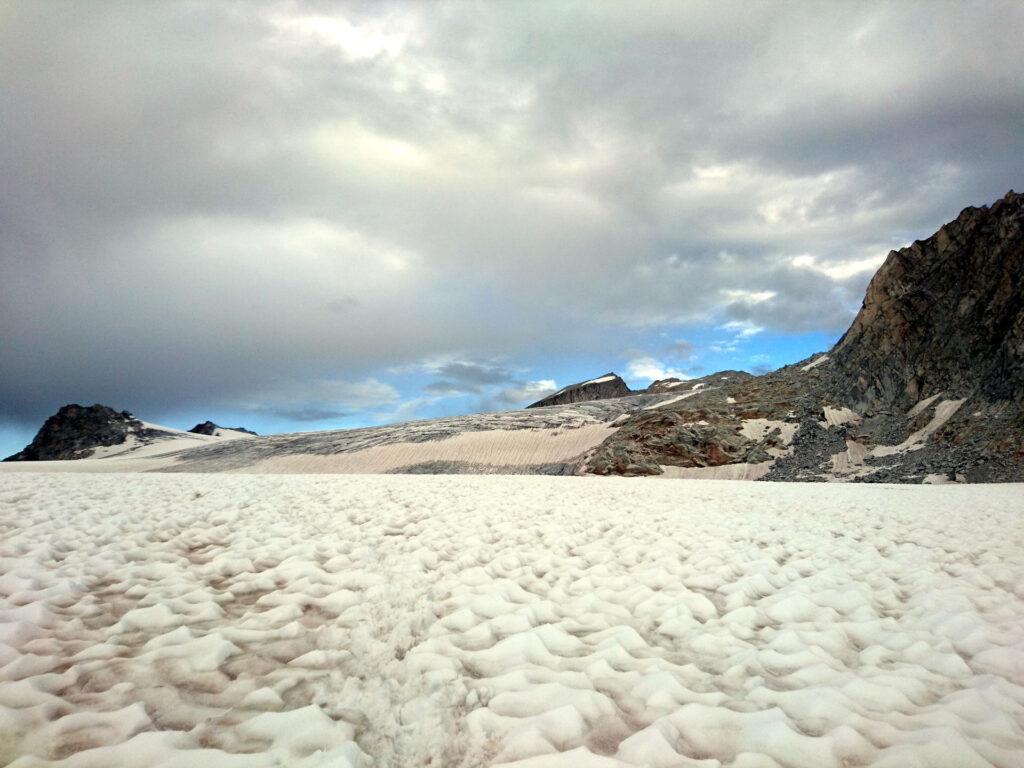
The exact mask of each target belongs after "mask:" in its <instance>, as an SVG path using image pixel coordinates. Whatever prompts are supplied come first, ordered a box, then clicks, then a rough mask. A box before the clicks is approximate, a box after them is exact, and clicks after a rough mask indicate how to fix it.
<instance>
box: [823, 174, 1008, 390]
mask: <svg viewBox="0 0 1024 768" xmlns="http://www.w3.org/2000/svg"><path fill="white" fill-rule="evenodd" d="M831 357H832V359H833V360H834V361H835V365H836V367H837V368H838V369H839V370H840V371H842V372H843V373H845V374H846V375H847V376H848V378H849V381H850V382H851V386H850V387H849V389H848V391H847V392H846V393H845V394H846V395H847V396H848V397H849V398H850V399H851V400H852V401H854V402H857V403H860V404H862V405H864V406H869V407H870V406H875V405H882V406H883V407H884V406H896V407H909V406H911V405H913V404H914V403H915V402H917V401H918V400H920V399H921V398H922V397H926V396H930V395H933V394H936V393H938V392H945V393H946V396H948V397H954V396H958V397H966V396H970V395H974V394H977V395H980V396H983V397H986V398H988V399H996V400H1021V399H1024V195H1021V194H1018V193H1016V192H1012V191H1011V192H1010V193H1009V194H1007V195H1006V197H1004V198H1003V199H1001V200H998V201H997V202H995V203H994V204H993V205H991V206H982V207H980V208H973V207H972V208H965V209H964V210H963V212H962V213H961V214H960V215H959V216H958V217H957V218H956V220H955V221H951V222H950V223H948V224H946V225H944V226H943V227H941V228H940V229H939V231H938V232H936V233H935V234H934V235H933V236H931V237H929V238H928V239H927V240H919V241H916V242H915V243H913V244H912V245H910V246H909V247H907V248H903V249H901V250H898V251H892V252H891V253H890V254H889V256H888V258H887V259H886V260H885V263H884V264H883V265H882V266H881V268H880V269H879V270H878V272H877V273H876V274H875V276H874V278H873V279H872V280H871V284H870V285H869V286H868V290H867V294H866V295H865V297H864V303H863V306H862V307H861V310H860V312H859V314H858V315H857V317H856V319H855V320H854V321H853V324H852V325H851V326H850V329H849V330H848V331H847V332H846V334H845V335H844V336H843V338H842V339H840V341H839V342H838V343H837V344H836V346H835V348H834V349H833V350H832V352H831Z"/></svg>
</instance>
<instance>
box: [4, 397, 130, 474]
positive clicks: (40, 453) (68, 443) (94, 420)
mask: <svg viewBox="0 0 1024 768" xmlns="http://www.w3.org/2000/svg"><path fill="white" fill-rule="evenodd" d="M142 429H143V424H142V422H141V421H139V420H138V419H136V418H134V417H133V416H132V415H131V414H130V413H129V412H128V411H115V410H114V409H113V408H108V407H107V406H105V405H99V404H96V405H89V406H84V405H77V404H70V405H65V406H64V407H63V408H61V409H60V410H59V411H57V413H55V414H54V415H53V416H51V417H50V418H48V419H47V420H46V421H45V422H44V423H43V426H42V427H41V428H40V430H39V432H38V433H36V436H35V438H34V439H33V440H32V442H31V443H29V444H28V445H27V446H26V447H25V448H24V449H23V450H21V451H19V452H18V453H16V454H14V455H13V456H8V457H7V458H6V459H4V461H58V460H62V459H81V458H85V457H86V456H88V455H90V454H91V453H92V452H93V450H94V449H95V448H98V447H100V446H109V445H120V444H121V443H123V442H124V441H125V440H126V439H127V438H128V435H129V434H132V433H137V432H139V431H141V430H142Z"/></svg>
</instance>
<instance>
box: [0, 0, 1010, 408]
mask: <svg viewBox="0 0 1024 768" xmlns="http://www.w3.org/2000/svg"><path fill="white" fill-rule="evenodd" d="M740 11H742V18H740V16H739V12H740ZM3 18H4V23H3V24H2V25H0V99H2V101H3V104H4V114H5V120H3V121H2V122H0V167H2V168H3V169H4V184H3V189H2V190H0V230H2V231H3V233H4V236H3V238H0V274H2V275H3V280H2V281H0V327H2V328H3V329H4V342H3V344H0V370H2V371H4V373H5V375H4V376H3V377H0V409H2V410H0V421H14V422H18V423H19V424H26V423H30V422H36V423H37V422H38V420H39V419H41V418H42V417H43V416H45V415H46V414H48V413H50V412H52V411H53V410H54V409H55V407H56V406H58V405H60V404H62V403H64V402H68V401H73V400H79V401H83V400H84V401H88V402H95V401H99V402H107V403H111V404H113V405H115V406H117V407H128V408H131V409H132V410H134V411H136V412H139V413H146V414H149V413H152V414H154V416H156V415H159V414H160V413H162V412H164V411H168V410H174V409H182V408H186V407H200V406H202V407H215V406H218V405H222V404H230V403H238V402H246V403H249V404H251V405H253V406H254V407H260V408H263V409H265V410H266V411H267V412H270V411H271V410H276V411H278V412H280V413H284V412H294V413H296V414H301V413H312V412H313V410H315V409H320V410H322V411H324V412H331V413H335V412H347V413H354V412H356V411H355V410H353V408H355V409H363V410H365V409H370V411H371V412H373V413H376V412H377V411H374V410H373V409H375V408H376V409H380V408H389V409H393V408H394V407H395V405H394V402H397V401H393V402H389V403H386V404H385V405H359V404H355V405H354V406H352V407H350V406H349V405H348V404H345V405H342V404H340V402H341V401H340V400H332V399H331V397H332V396H330V395H329V394H326V393H319V394H318V393H317V392H316V391H313V392H310V393H307V394H303V395H301V396H299V399H298V400H294V401H293V400H288V398H284V399H282V397H283V396H282V395H281V393H282V392H284V391H287V390H296V389H301V385H302V384H303V382H317V381H321V380H337V381H348V382H361V381H366V380H368V379H372V378H376V379H377V380H378V381H382V380H383V378H384V377H385V373H384V372H385V371H389V370H394V369H399V368H405V369H406V370H410V371H412V373H410V374H409V375H410V376H413V377H416V378H417V382H416V384H415V386H417V387H423V388H424V389H425V390H426V392H425V394H426V395H427V396H428V397H427V398H425V399H423V401H422V402H421V403H420V405H421V407H430V406H431V404H432V403H434V401H433V400H430V399H429V398H430V396H435V395H437V394H439V393H440V392H441V389H443V388H445V387H447V390H446V392H447V393H449V394H456V393H457V392H461V393H466V394H474V395H479V396H480V397H481V398H489V397H491V395H492V393H493V392H495V391H502V390H512V389H516V388H517V387H522V386H526V384H527V383H528V382H527V381H526V378H527V374H526V373H524V372H523V371H522V368H523V365H522V363H521V361H523V360H527V359H528V360H530V361H531V364H534V363H536V362H537V361H540V364H541V365H545V366H546V365H551V367H552V368H554V367H555V366H556V365H557V364H558V363H560V362H562V361H565V360H567V359H578V360H584V359H589V360H593V359H595V358H596V357H597V356H599V355H602V354H607V350H608V349H622V348H625V347H627V346H629V345H630V344H633V343H635V341H634V339H635V334H636V332H637V329H648V328H653V329H657V330H658V331H663V330H664V331H666V332H668V333H669V334H670V337H675V336H677V335H680V336H682V335H686V336H688V337H689V338H697V336H693V335H690V334H691V329H694V328H703V329H705V330H706V329H707V328H718V327H721V326H723V325H726V324H728V323H743V324H745V325H744V326H743V328H742V329H740V331H739V332H740V333H742V331H743V329H753V328H755V327H757V328H764V329H765V331H766V332H767V331H770V332H773V333H803V332H809V331H817V332H822V333H832V334H838V333H840V332H841V331H842V330H843V329H844V328H845V326H846V325H847V324H848V323H849V321H850V319H851V318H852V316H853V314H854V312H855V311H856V309H857V306H858V305H859V302H860V299H861V297H862V295H863V290H864V288H865V286H866V284H867V281H868V279H869V277H870V274H871V270H872V269H873V267H874V266H875V265H877V264H878V263H880V261H881V259H882V258H884V256H885V254H886V253H887V252H888V251H889V250H890V249H891V248H893V247H900V246H902V245H905V244H907V243H909V242H911V241H912V240H914V239H915V238H919V237H923V236H927V235H929V234H931V233H932V232H933V231H934V230H935V229H936V228H937V227H938V225H940V224H941V223H943V222H944V221H946V220H948V219H950V218H952V217H954V216H955V215H956V214H957V213H958V212H959V210H960V209H961V208H962V207H964V206H965V205H968V204H981V203H987V202H991V201H992V200H994V199H996V198H997V197H999V196H1001V195H1002V194H1004V193H1005V192H1006V190H1007V189H1009V188H1010V187H1012V186H1014V185H1017V186H1019V185H1020V178H1021V176H1022V174H1024V132H1021V131H1020V130H1019V126H1020V125H1021V124H1024V78H1020V77H1012V76H1007V73H1013V72H1017V71H1018V70H1019V40H1020V39H1021V37H1022V35H1024V6H1022V5H1021V4H1020V3H1018V2H1014V1H1012V0H1007V2H1000V1H999V0H994V1H993V2H991V3H989V4H986V6H985V12H984V13H978V12H977V10H976V9H975V8H972V7H969V6H966V5H963V4H959V3H952V2H935V3H914V2H910V3H905V2H892V3H886V2H879V3H870V4H847V5H835V6H829V7H827V8H820V9H818V10H817V11H816V12H815V13H814V14H807V12H806V9H805V8H802V7H799V6H795V5H794V6H785V7H776V6H772V7H767V6H754V7H751V6H750V5H749V4H746V3H744V4H731V3H707V4H701V3H698V4H687V5H686V6H674V5H671V4H651V5H649V6H645V7H644V8H643V9H642V11H638V10H637V9H636V8H634V7H632V6H626V5H615V4H596V5H595V4H582V5H580V6H579V7H574V8H573V10H572V12H566V9H565V8H563V7H560V6H557V5H555V6H551V5H542V4H530V5H522V4H507V5H502V6H498V7H487V8H486V9H484V8H478V7H474V6H471V5H457V6H454V7H452V8H447V9H442V8H438V7H436V6H433V5H429V4H416V3H401V2H399V3H388V4H371V5H365V6H359V5H348V4H331V3H310V4H303V3H293V2H279V3H278V2H272V3H268V4H261V5H259V6H257V7H255V8H251V7H244V8H243V7H241V6H237V5H232V4H205V5H198V6H188V7H187V8H183V7H182V6H180V5H177V4H158V5H151V4H145V6H143V5H141V4H129V3H125V4H114V3H110V4H99V5H97V4H95V3H88V2H78V3H74V2H71V3H62V4H59V5H57V4H49V3H22V4H15V5H10V6H9V7H6V8H5V10H4V11H3ZM950 29H955V30H957V35H956V38H957V39H956V43H957V44H956V45H955V46H950V44H949V30H950ZM893 40H901V41H904V43H905V44H901V45H893V44H892V41H893ZM721 342H722V344H723V345H726V346H728V345H730V344H734V343H735V339H733V338H727V339H722V340H721ZM722 348H723V349H724V348H725V347H724V346H723V347H722ZM658 354H660V355H661V357H663V358H664V359H665V361H668V363H670V364H666V365H662V361H661V360H660V359H659V358H658V357H657V356H655V358H654V364H653V365H652V366H648V368H647V369H646V370H648V372H649V371H650V370H654V369H657V370H658V371H659V372H660V373H668V372H673V371H674V372H676V373H678V372H679V371H675V370H674V369H673V368H672V365H675V364H677V363H679V362H680V361H684V360H687V352H686V350H685V349H680V350H677V351H669V350H665V351H663V352H660V353H658ZM424 359H433V360H438V361H446V363H445V364H447V365H449V366H451V367H449V368H447V369H443V368H444V364H439V365H438V366H437V369H436V370H433V371H430V370H425V369H423V368H422V367H419V366H420V363H421V361H423V360H424ZM472 361H483V362H477V363H473V362H472ZM488 361H500V362H488ZM474 365H475V366H477V367H473V366H474ZM460 366H468V367H460ZM11 372H13V373H11ZM537 375H539V376H544V375H546V374H545V373H544V371H543V370H542V371H539V373H538V374H537ZM314 390H315V387H314ZM366 402H375V401H374V400H373V398H369V399H368V400H367V401H366ZM297 420H298V419H297Z"/></svg>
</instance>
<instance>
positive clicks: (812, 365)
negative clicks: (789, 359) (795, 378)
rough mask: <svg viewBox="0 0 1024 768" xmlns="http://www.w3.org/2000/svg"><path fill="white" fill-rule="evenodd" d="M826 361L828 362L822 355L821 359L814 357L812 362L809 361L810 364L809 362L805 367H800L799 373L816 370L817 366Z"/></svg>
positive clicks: (826, 356)
mask: <svg viewBox="0 0 1024 768" xmlns="http://www.w3.org/2000/svg"><path fill="white" fill-rule="evenodd" d="M826 360H828V355H822V356H821V357H816V358H814V359H813V360H811V362H809V363H808V364H807V365H804V366H801V367H800V370H801V371H809V370H811V369H812V368H817V367H818V366H819V365H821V364H822V363H824V362H825V361H826Z"/></svg>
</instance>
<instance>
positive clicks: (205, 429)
mask: <svg viewBox="0 0 1024 768" xmlns="http://www.w3.org/2000/svg"><path fill="white" fill-rule="evenodd" d="M222 429H228V430H231V431H232V432H245V433H246V434H247V435H253V436H256V437H258V435H257V434H256V433H255V432H253V431H252V430H251V429H246V428H245V427H222V426H220V425H219V424H214V423H213V422H212V421H204V422H203V423H202V424H196V425H195V426H194V427H192V429H190V430H189V432H192V433H193V434H196V435H216V434H217V432H218V431H219V430H222Z"/></svg>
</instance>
